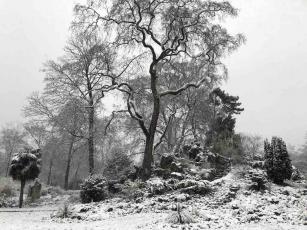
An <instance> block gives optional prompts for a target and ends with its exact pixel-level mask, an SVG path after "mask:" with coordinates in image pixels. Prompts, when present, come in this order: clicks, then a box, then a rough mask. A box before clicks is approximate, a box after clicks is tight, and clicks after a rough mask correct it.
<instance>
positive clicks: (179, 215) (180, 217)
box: [167, 203, 196, 224]
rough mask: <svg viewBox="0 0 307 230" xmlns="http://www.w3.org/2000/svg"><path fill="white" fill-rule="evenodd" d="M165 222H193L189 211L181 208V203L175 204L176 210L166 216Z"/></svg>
mask: <svg viewBox="0 0 307 230" xmlns="http://www.w3.org/2000/svg"><path fill="white" fill-rule="evenodd" d="M167 222H169V223H171V224H191V223H195V222H196V221H195V220H194V218H193V216H192V214H191V213H189V212H187V211H184V210H182V208H181V205H180V204H179V203H178V204H177V210H176V211H175V212H173V213H171V214H170V215H169V216H168V217H167Z"/></svg>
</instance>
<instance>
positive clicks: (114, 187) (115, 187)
mask: <svg viewBox="0 0 307 230" xmlns="http://www.w3.org/2000/svg"><path fill="white" fill-rule="evenodd" d="M122 189H123V185H122V184H119V183H117V182H114V181H108V191H109V192H111V193H119V192H121V191H122Z"/></svg>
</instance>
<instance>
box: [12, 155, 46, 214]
mask: <svg viewBox="0 0 307 230" xmlns="http://www.w3.org/2000/svg"><path fill="white" fill-rule="evenodd" d="M40 169H41V154H40V151H39V150H34V151H28V152H25V153H16V154H14V156H13V158H12V161H11V165H10V171H9V174H10V176H11V177H12V178H13V180H19V181H20V195H19V208H21V207H22V203H23V192H24V187H25V185H26V182H27V181H29V180H34V179H35V178H37V177H38V175H39V173H40Z"/></svg>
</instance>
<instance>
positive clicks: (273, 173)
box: [264, 137, 292, 184]
mask: <svg viewBox="0 0 307 230" xmlns="http://www.w3.org/2000/svg"><path fill="white" fill-rule="evenodd" d="M264 152H265V155H264V159H265V162H264V167H265V169H266V171H267V174H268V177H269V179H271V180H273V182H274V183H276V184H282V183H283V181H284V180H286V179H290V178H291V174H292V165H291V160H290V158H289V155H288V151H287V146H286V144H285V142H284V141H283V140H282V139H281V138H278V137H273V138H272V140H271V143H269V142H268V140H266V141H265V142H264Z"/></svg>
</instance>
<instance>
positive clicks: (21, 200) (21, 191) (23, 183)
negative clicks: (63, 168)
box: [19, 180, 26, 208]
mask: <svg viewBox="0 0 307 230" xmlns="http://www.w3.org/2000/svg"><path fill="white" fill-rule="evenodd" d="M25 185H26V181H25V180H20V195H19V208H22V203H23V190H24V188H25Z"/></svg>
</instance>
